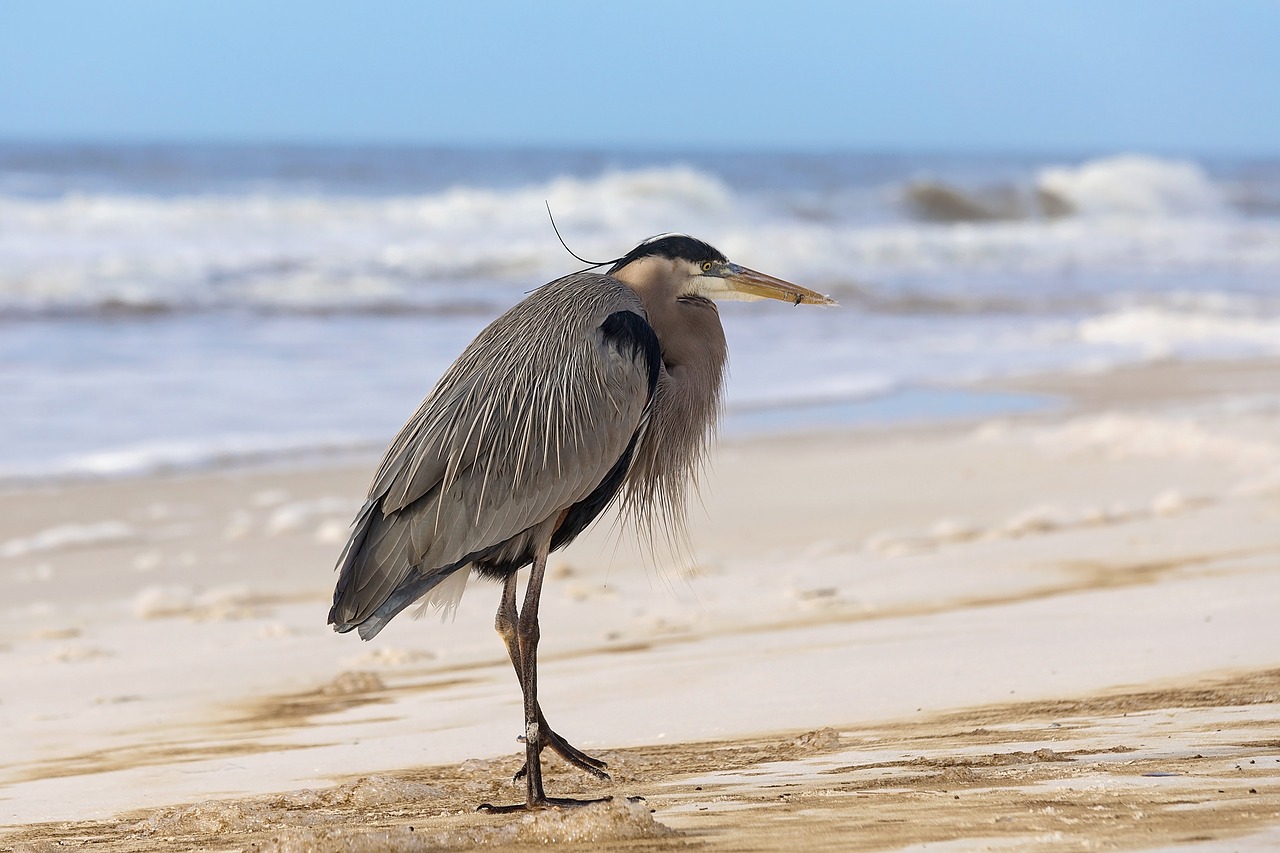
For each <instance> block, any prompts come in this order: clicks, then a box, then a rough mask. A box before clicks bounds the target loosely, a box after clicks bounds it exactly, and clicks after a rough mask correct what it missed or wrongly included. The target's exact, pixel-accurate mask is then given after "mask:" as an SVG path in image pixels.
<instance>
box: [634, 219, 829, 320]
mask: <svg viewBox="0 0 1280 853" xmlns="http://www.w3.org/2000/svg"><path fill="white" fill-rule="evenodd" d="M609 275H611V276H613V277H615V278H618V279H621V280H622V281H624V282H626V283H627V284H629V285H631V286H632V287H633V288H636V289H637V290H640V289H644V290H650V291H652V290H653V289H655V288H661V289H663V290H667V291H670V295H671V296H672V297H673V298H677V299H678V298H683V297H691V296H692V297H701V298H703V299H711V300H721V299H724V300H740V301H748V302H750V301H755V300H757V299H779V300H781V301H783V302H790V303H792V304H794V305H800V304H806V305H835V304H836V302H835V300H834V299H831V298H830V297H829V296H824V295H822V294H821V293H818V292H816V291H813V290H809V289H808V288H805V287H800V286H799V285H796V284H792V283H791V282H788V281H783V280H782V279H780V278H774V277H773V276H771V275H766V274H765V273H762V272H756V271H755V270H753V269H748V268H747V267H744V266H741V265H740V264H735V263H733V262H732V261H730V260H729V259H728V258H726V257H725V256H724V254H722V253H721V252H720V250H718V249H717V248H715V247H714V246H712V245H711V244H710V243H705V242H703V241H702V240H699V239H697V238H696V237H689V236H687V235H685V234H662V235H660V236H657V237H651V238H649V239H648V240H645V241H644V242H643V243H641V244H640V245H639V246H636V247H635V248H634V249H632V250H631V251H630V252H628V253H627V254H626V255H624V256H623V257H622V258H620V259H619V260H618V261H617V262H616V263H615V264H614V265H613V266H612V267H610V269H609Z"/></svg>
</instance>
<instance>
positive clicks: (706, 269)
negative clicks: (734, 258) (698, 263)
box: [702, 261, 713, 272]
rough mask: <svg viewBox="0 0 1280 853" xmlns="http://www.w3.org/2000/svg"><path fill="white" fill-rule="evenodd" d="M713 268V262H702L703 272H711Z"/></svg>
mask: <svg viewBox="0 0 1280 853" xmlns="http://www.w3.org/2000/svg"><path fill="white" fill-rule="evenodd" d="M712 266H713V264H712V263H711V261H703V262H702V271H703V272H711V267H712Z"/></svg>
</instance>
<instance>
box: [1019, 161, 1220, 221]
mask: <svg viewBox="0 0 1280 853" xmlns="http://www.w3.org/2000/svg"><path fill="white" fill-rule="evenodd" d="M1036 186H1037V187H1038V188H1039V189H1040V190H1041V191H1043V192H1047V193H1051V194H1052V195H1053V196H1054V197H1056V198H1058V199H1060V200H1062V201H1063V202H1065V203H1066V205H1067V206H1068V207H1069V208H1070V209H1071V210H1072V211H1073V212H1075V213H1080V214H1088V215H1093V216H1100V215H1123V216H1141V217H1166V216H1219V215H1221V214H1222V213H1224V212H1225V210H1226V205H1225V203H1224V200H1223V198H1222V194H1221V192H1220V191H1219V190H1218V188H1217V187H1215V186H1214V184H1213V182H1212V181H1211V180H1210V179H1209V176H1208V175H1207V174H1205V172H1204V170H1203V169H1201V168H1200V167H1199V166H1197V165H1196V164H1195V163H1192V162H1189V161H1185V160H1166V159H1161V158H1157V157H1146V156H1141V155H1136V154H1128V155H1122V156H1118V157H1106V158H1103V159H1100V160H1091V161H1089V162H1087V163H1085V164H1083V165H1081V166H1076V167H1067V166H1057V167H1052V168H1047V169H1044V170H1042V171H1041V172H1040V174H1039V176H1038V177H1037V179H1036Z"/></svg>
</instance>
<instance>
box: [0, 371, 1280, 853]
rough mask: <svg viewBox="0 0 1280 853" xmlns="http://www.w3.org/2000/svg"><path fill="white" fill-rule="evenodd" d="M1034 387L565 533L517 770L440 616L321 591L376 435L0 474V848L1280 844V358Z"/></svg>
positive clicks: (500, 711) (480, 673)
mask: <svg viewBox="0 0 1280 853" xmlns="http://www.w3.org/2000/svg"><path fill="white" fill-rule="evenodd" d="M1007 387H1014V388H1015V390H1021V391H1034V392H1037V393H1047V394H1052V395H1057V398H1058V399H1059V400H1060V402H1059V404H1058V405H1057V406H1055V407H1054V408H1053V409H1051V410H1050V411H1047V412H1043V413H1039V414H1036V415H1026V416H1019V417H1016V418H1006V419H1000V420H995V421H984V422H964V423H953V424H948V425H943V426H937V425H935V426H930V427H914V428H902V427H900V428H893V429H874V430H873V429H864V430H859V431H852V432H851V431H844V432H838V431H827V432H822V433H810V434H795V435H787V436H775V437H768V438H748V439H736V440H734V441H731V442H727V443H725V444H723V445H722V447H721V449H720V451H719V453H718V454H717V457H716V462H715V466H714V472H713V474H712V476H711V477H710V478H709V480H708V484H707V487H706V489H704V504H705V512H704V511H703V510H701V509H698V510H695V513H694V523H693V525H692V531H691V536H692V539H693V541H694V543H695V547H694V557H693V558H691V559H690V560H688V561H687V565H684V566H683V567H677V566H676V564H675V563H674V562H673V561H672V560H671V559H670V558H669V557H668V556H667V555H666V554H665V553H664V552H663V550H662V549H658V552H657V553H656V554H652V555H650V554H646V553H645V549H643V548H637V547H636V545H635V543H634V542H633V541H632V539H631V538H630V537H629V536H626V535H620V534H619V533H618V531H617V530H616V529H614V528H612V527H611V526H610V524H608V523H605V524H602V525H600V526H599V527H598V528H597V529H595V530H593V531H592V532H591V533H590V535H589V536H587V537H586V538H584V540H582V541H580V542H579V543H575V545H573V546H571V547H570V548H569V549H567V550H566V551H564V552H561V553H560V554H557V555H555V556H554V557H553V561H552V567H551V571H550V576H549V580H548V583H547V588H546V592H545V594H544V605H543V632H542V636H543V641H542V654H541V679H540V689H541V691H542V693H541V696H542V704H543V708H544V710H545V711H546V714H547V717H548V719H549V721H550V723H551V725H553V726H554V727H555V728H556V729H557V730H558V731H560V732H561V733H562V734H564V735H565V736H566V737H568V738H569V739H570V740H571V741H572V742H573V743H575V744H576V745H577V746H579V747H580V748H582V749H585V750H587V751H589V752H592V753H596V754H599V755H600V756H601V757H603V758H605V759H606V760H607V761H608V762H609V765H610V772H611V773H612V775H613V780H612V781H611V782H608V783H601V782H598V781H596V780H594V779H591V778H590V777H587V776H585V775H583V774H581V773H578V772H577V771H574V770H572V769H570V768H567V767H566V766H565V765H564V764H562V763H561V762H559V760H558V759H555V758H553V757H548V759H547V761H546V765H547V776H548V790H549V792H550V793H553V794H560V795H565V796H580V797H597V796H611V797H612V798H613V799H612V800H611V801H609V802H607V803H602V804H599V805H596V806H592V807H590V808H586V809H581V810H572V811H567V812H561V811H552V812H546V813H541V814H537V815H516V816H510V815H484V814H477V813H476V812H475V806H476V805H478V804H479V803H481V802H514V801H516V800H518V799H519V798H520V796H521V789H520V786H519V785H516V784H513V783H512V782H511V776H512V774H513V773H514V772H515V770H516V769H517V768H518V766H519V764H520V755H519V753H520V750H521V747H520V744H519V743H517V741H516V735H517V734H518V732H519V731H520V729H521V721H520V700H519V691H518V688H517V686H516V682H515V678H514V675H513V674H512V672H511V670H510V665H509V663H508V662H507V661H506V658H505V655H504V653H503V649H502V645H501V643H500V641H499V640H498V638H497V636H496V635H495V634H494V632H493V629H492V617H493V609H494V608H495V607H496V604H497V592H498V590H497V588H496V587H493V586H491V585H487V584H484V583H479V582H476V583H473V584H472V585H471V587H470V588H469V589H468V591H467V595H466V597H465V598H464V600H463V603H462V606H461V608H460V609H459V612H458V614H457V616H456V618H455V619H454V620H453V621H452V623H447V624H441V623H440V620H439V619H438V618H437V617H436V616H434V615H428V616H426V618H425V619H423V620H418V621H415V620H412V619H408V618H405V617H401V618H400V619H398V620H396V622H395V623H393V624H392V625H391V626H390V627H389V628H388V629H387V630H386V631H384V632H383V634H382V635H380V636H379V637H378V638H377V639H376V640H375V641H374V642H372V643H361V642H360V641H358V640H357V639H355V638H354V636H353V635H347V636H338V635H335V634H333V633H332V632H331V631H330V630H329V629H328V628H327V626H326V625H325V624H324V620H325V614H326V612H327V606H328V598H329V596H330V594H331V591H332V583H333V580H334V578H333V574H332V566H333V563H334V560H335V558H336V556H337V552H338V551H339V549H340V548H341V545H342V541H343V538H344V536H345V531H346V526H347V523H348V522H349V521H350V518H351V515H352V513H353V512H354V510H355V508H356V506H357V505H358V502H359V498H360V496H361V495H362V493H363V488H364V486H365V484H366V481H367V478H368V476H369V473H370V471H371V470H372V465H373V460H363V461H359V462H357V463H353V464H345V465H342V466H336V467H330V468H325V469H318V470H302V471H299V470H283V469H282V470H255V471H241V472H231V473H227V472H224V473H212V474H203V475H188V476H162V477H153V478H149V479H145V480H123V481H115V482H99V483H67V484H61V485H46V486H41V487H30V488H26V489H23V490H21V491H11V492H9V493H5V494H0V578H3V580H4V582H5V590H6V595H5V601H4V604H3V609H4V622H5V625H4V632H3V634H2V635H0V671H2V672H3V674H4V682H3V683H4V686H5V689H4V692H3V695H0V722H2V723H3V728H4V732H5V746H4V761H3V763H2V766H0V849H19V850H52V849H65V848H66V847H67V846H72V847H75V846H91V847H92V848H93V849H105V850H188V849H198V848H202V849H218V850H223V849H226V850H386V849H403V850H419V849H442V848H443V849H448V848H457V847H468V846H477V845H482V846H489V847H495V848H504V849H505V848H508V847H509V848H511V849H519V848H521V847H533V846H542V845H544V844H546V843H548V842H550V841H578V842H582V843H583V844H584V845H589V846H590V848H591V849H617V850H624V849H625V850H668V849H671V850H675V849H688V848H704V849H717V850H718V849H725V850H774V849H780V848H788V847H789V848H799V849H806V850H808V849H815V850H817V849H829V850H884V849H900V848H904V847H912V848H913V849H916V848H923V849H931V850H948V851H952V850H981V849H997V850H1004V849H1008V850H1015V849H1016V850H1077V849H1166V848H1168V849H1171V848H1173V847H1177V848H1178V849H1179V850H1181V849H1196V848H1197V847H1199V848H1203V849H1212V850H1218V849H1233V850H1265V849H1272V848H1274V847H1276V846H1277V845H1280V616H1278V615H1277V614H1278V613H1280V364H1277V363H1275V362H1259V361H1254V362H1223V363H1217V364H1199V365H1186V364H1179V363H1176V362H1170V363H1161V364H1156V365H1151V366H1147V367H1143V368H1134V369H1130V370H1124V371H1118V372H1112V373H1108V374H1100V375H1096V376H1085V377H1081V376H1072V377H1036V378H1030V379H1026V380H1020V381H1019V382H1017V383H1011V384H1010V385H1009V386H1007Z"/></svg>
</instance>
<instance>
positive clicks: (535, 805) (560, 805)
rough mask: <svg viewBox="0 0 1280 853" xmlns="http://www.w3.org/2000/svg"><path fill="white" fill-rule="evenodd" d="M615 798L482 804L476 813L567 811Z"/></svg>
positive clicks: (543, 799)
mask: <svg viewBox="0 0 1280 853" xmlns="http://www.w3.org/2000/svg"><path fill="white" fill-rule="evenodd" d="M612 799H613V797H597V798H595V799H594V800H575V799H573V798H572V797H542V798H541V799H538V800H535V801H533V802H531V803H515V804H513V805H510V806H495V805H494V804H493V803H481V804H480V805H478V806H476V811H478V812H484V813H485V814H511V813H513V812H536V811H542V810H543V809H567V808H577V807H578V806H589V805H591V804H592V803H607V802H609V801H610V800H612Z"/></svg>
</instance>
